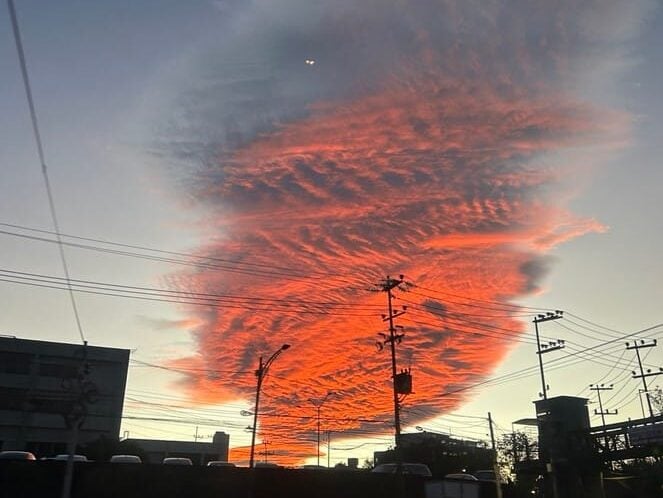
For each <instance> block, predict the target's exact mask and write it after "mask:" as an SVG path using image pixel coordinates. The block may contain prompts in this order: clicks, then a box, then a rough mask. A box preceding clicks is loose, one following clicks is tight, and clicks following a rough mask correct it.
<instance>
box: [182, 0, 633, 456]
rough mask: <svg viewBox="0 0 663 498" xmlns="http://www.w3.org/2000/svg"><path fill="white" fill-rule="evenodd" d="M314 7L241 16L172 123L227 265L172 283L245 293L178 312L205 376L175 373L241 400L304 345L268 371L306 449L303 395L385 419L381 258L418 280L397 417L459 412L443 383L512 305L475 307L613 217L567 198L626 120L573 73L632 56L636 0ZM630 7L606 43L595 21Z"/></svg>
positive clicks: (367, 419)
mask: <svg viewBox="0 0 663 498" xmlns="http://www.w3.org/2000/svg"><path fill="white" fill-rule="evenodd" d="M311 3H315V2H295V1H273V0H272V1H269V2H255V3H254V4H252V6H250V7H244V8H243V9H242V10H241V11H239V12H237V14H236V17H234V18H232V19H231V20H230V21H229V23H228V27H227V30H226V31H225V35H224V36H223V37H222V40H221V41H219V42H218V43H216V42H215V43H211V44H210V45H213V46H210V47H208V48H207V49H206V50H205V51H204V54H203V55H201V56H200V60H199V69H198V71H199V73H198V74H196V75H195V76H196V77H195V78H193V80H194V81H195V82H196V84H195V85H194V86H193V87H191V88H188V89H187V90H186V91H185V92H183V94H184V95H185V97H184V98H183V99H182V102H183V103H181V104H180V105H181V106H182V107H183V108H184V109H185V111H186V112H185V113H184V114H182V116H184V117H181V118H180V121H179V122H178V127H177V130H174V131H173V132H172V133H173V134H174V135H175V137H174V138H173V137H172V136H171V137H170V138H171V140H170V142H171V145H170V149H171V151H172V152H173V153H175V154H176V155H178V156H179V157H180V158H182V159H183V163H185V164H187V165H190V164H194V163H195V165H196V166H195V167H193V168H192V167H191V166H188V167H186V168H185V169H184V171H185V173H184V175H185V179H186V182H187V189H188V193H189V194H190V195H191V196H192V197H194V198H195V199H197V201H198V202H199V203H200V205H201V206H202V207H203V208H204V211H205V212H206V213H207V216H206V218H205V219H204V220H203V221H204V224H205V226H206V231H207V235H208V236H209V240H210V241H211V242H210V243H209V244H207V245H205V246H204V247H201V248H199V254H200V255H203V256H207V257H211V258H221V259H223V260H231V261H234V262H237V263H236V264H235V265H231V269H232V270H233V271H225V270H223V269H220V268H219V267H218V266H214V265H211V266H210V267H209V268H203V269H199V270H197V271H195V272H189V273H184V274H178V275H175V276H173V278H172V280H173V283H174V284H176V285H178V286H182V287H184V288H187V289H190V290H194V291H196V292H203V293H209V294H215V295H226V296H231V297H230V298H229V300H227V301H226V302H225V303H224V304H221V305H219V306H210V307H208V308H195V309H189V310H188V312H189V313H190V314H191V315H195V319H196V320H199V323H202V325H201V326H200V327H198V329H197V336H196V337H197V341H198V351H197V352H196V354H195V355H193V356H192V357H190V358H183V359H181V360H180V361H178V362H177V365H179V366H180V367H182V368H184V369H188V368H190V369H191V372H192V374H191V375H190V376H188V377H187V378H186V380H185V381H184V385H185V387H186V389H188V390H189V392H190V393H191V395H192V396H193V397H194V398H196V399H198V400H201V401H224V400H231V399H237V398H244V399H250V396H251V394H252V392H253V389H254V382H255V378H254V376H253V372H252V371H253V369H254V368H255V367H256V363H257V358H258V356H259V355H265V356H267V355H269V354H270V353H271V352H273V351H274V350H276V349H277V348H278V347H279V346H280V345H281V344H283V343H288V344H291V345H292V348H291V349H290V350H289V351H287V352H286V353H284V354H283V355H282V356H281V357H280V358H279V359H278V362H276V363H275V364H274V367H273V369H272V371H271V373H270V377H269V381H268V382H269V389H268V390H266V392H265V397H264V401H263V403H264V416H262V418H261V427H260V432H261V434H262V435H263V436H264V437H266V438H267V439H269V440H270V441H271V442H272V444H273V450H272V451H276V452H283V453H284V454H286V453H287V455H288V457H289V458H293V459H297V458H302V457H304V456H308V455H311V454H312V452H313V450H314V446H313V445H312V443H310V442H309V441H310V436H311V434H312V433H313V432H312V431H313V430H314V428H315V421H314V419H313V418H311V417H313V416H314V415H315V410H314V407H313V405H312V404H311V403H310V402H309V399H310V398H313V399H316V398H322V397H324V396H325V394H326V393H327V392H328V391H334V392H335V393H337V394H336V395H335V396H333V397H331V398H329V399H328V401H327V402H326V405H325V406H326V408H325V412H326V413H327V414H328V415H327V418H326V420H325V421H324V424H325V427H326V428H327V429H330V430H334V431H346V432H345V433H346V434H350V435H352V434H355V435H360V434H365V433H380V432H387V431H389V430H390V429H389V427H390V425H389V424H390V422H389V421H390V415H391V413H392V407H391V396H390V365H389V359H388V356H387V353H386V352H384V351H383V352H379V351H377V348H376V347H375V342H376V340H379V336H378V335H377V334H378V332H381V331H384V330H385V324H384V322H383V321H382V319H381V314H382V313H386V296H385V295H384V293H379V292H371V290H370V289H371V287H374V284H375V283H378V282H379V280H380V279H381V278H384V277H385V276H386V275H387V274H389V275H392V276H396V275H398V274H404V275H405V276H406V279H407V280H408V281H410V282H412V283H413V284H414V286H411V287H409V290H408V292H401V291H396V292H395V296H396V298H395V300H394V302H393V304H394V306H398V307H400V306H403V305H407V306H408V312H407V313H406V314H405V315H403V316H402V317H399V318H398V320H397V322H398V324H399V325H402V326H404V327H405V329H404V330H405V334H406V337H405V339H404V341H403V343H402V344H401V345H399V366H400V367H403V368H407V367H411V368H412V373H413V376H414V379H415V387H416V389H415V391H416V392H417V393H421V394H414V395H413V397H415V398H416V405H417V406H418V410H417V411H414V412H411V413H404V418H405V423H407V424H413V423H416V422H417V421H418V420H421V419H422V418H425V417H429V416H432V415H434V414H435V413H441V412H443V411H445V410H448V409H451V408H454V407H456V406H458V404H459V403H460V402H461V401H462V399H463V397H462V395H461V394H457V395H450V393H452V392H453V391H454V390H456V389H459V388H462V387H465V386H469V385H471V384H473V383H477V382H479V381H481V380H482V379H484V378H485V377H486V376H487V375H489V374H490V372H491V371H492V370H493V369H494V368H495V366H496V365H498V364H499V362H500V360H501V359H502V358H503V357H504V355H505V354H506V353H507V352H508V351H509V350H510V348H511V347H512V346H513V345H514V344H515V342H516V341H517V339H518V337H519V334H520V332H521V331H522V330H523V329H524V326H523V324H522V322H521V321H519V317H520V316H521V310H519V308H518V307H517V306H515V305H512V306H500V307H494V306H491V305H486V304H485V303H486V302H492V301H501V302H513V300H515V299H517V298H518V297H520V296H524V295H526V294H528V293H531V292H533V291H535V290H536V289H537V288H538V285H539V281H540V279H541V277H542V276H543V275H544V274H545V271H546V269H547V264H546V262H547V259H546V251H547V250H549V249H550V247H552V246H554V245H555V244H558V243H560V242H563V241H565V240H568V239H570V238H573V237H577V236H579V235H582V234H583V233H586V232H588V231H600V230H602V229H603V227H602V226H601V225H600V224H599V223H597V222H595V221H593V220H588V219H579V218H577V217H575V216H574V215H572V214H571V213H569V212H567V211H566V210H565V208H564V206H562V205H560V204H559V203H557V202H555V198H556V194H557V193H558V192H559V189H560V188H562V187H561V184H560V183H559V178H560V176H561V175H562V174H564V175H569V174H572V173H573V172H574V170H575V169H576V168H583V167H584V166H585V164H584V162H583V161H584V159H583V158H584V157H586V156H585V155H584V154H586V153H588V151H590V150H596V148H597V147H601V148H602V149H606V146H607V148H610V147H613V146H615V145H618V144H620V143H623V141H624V140H625V139H626V136H627V132H626V130H627V127H626V125H625V123H626V120H625V119H624V117H623V115H621V114H620V113H618V112H616V111H613V110H610V109H608V108H607V107H606V106H605V105H604V104H601V103H598V102H592V101H590V100H589V99H588V98H586V97H583V95H586V93H587V92H585V90H586V88H585V87H584V86H583V85H584V82H585V81H586V79H592V80H596V79H597V78H596V76H597V74H598V73H600V72H601V71H604V73H601V74H599V76H604V77H605V78H609V77H610V76H611V74H612V73H611V71H614V70H615V67H619V65H620V64H622V63H624V61H623V60H622V58H623V57H625V55H624V52H623V51H622V52H619V51H615V50H614V47H615V46H616V45H619V44H620V43H624V42H625V41H628V39H629V37H631V36H633V34H634V30H635V27H636V26H637V20H638V15H640V14H641V12H642V6H641V5H639V4H637V3H633V5H632V6H631V7H630V8H629V9H625V8H624V7H623V6H622V3H621V2H587V1H582V2H581V1H578V2H575V1H570V0H568V1H565V2H555V5H554V6H552V5H551V3H550V2H531V1H522V2H500V1H495V2H485V1H467V0H464V1H451V0H449V1H432V0H429V1H421V2H412V3H411V4H410V3H407V2H397V1H393V2H390V1H379V2H377V1H367V2H360V3H361V4H362V5H360V6H358V5H355V2H344V1H338V2H336V1H335V2H327V3H328V4H329V5H327V6H326V7H324V6H320V5H319V4H318V3H315V5H309V4H311ZM636 4H637V5H636ZM617 20H619V23H620V26H621V29H620V30H614V31H613V35H611V36H612V38H610V37H609V36H607V35H604V34H603V33H604V32H606V31H610V29H608V28H606V29H605V30H603V31H598V30H596V29H592V26H597V25H601V26H606V25H609V24H610V23H611V22H615V23H616V22H617ZM601 23H603V24H601ZM624 26H626V27H624ZM608 27H609V26H608ZM631 27H632V29H631ZM615 33H616V34H615ZM611 47H612V48H611ZM615 54H617V55H615ZM306 61H309V62H306ZM311 61H315V63H314V64H312V63H311ZM603 67H606V68H609V69H605V70H603V69H601V68H603ZM589 71H594V74H588V73H589ZM590 76H591V78H590ZM173 144H176V145H173ZM193 159H195V161H194V160H193ZM477 300H479V301H477ZM478 302H482V303H484V306H485V307H477V306H475V305H476V303H478ZM487 337H489V338H491V339H492V341H493V342H492V347H491V349H490V352H488V351H487V350H486V349H485V347H484V343H485V340H486V338H487ZM199 369H202V370H199ZM216 370H218V371H222V372H223V374H222V376H221V377H222V378H220V374H219V375H200V374H197V373H196V372H200V371H216ZM261 412H263V410H262V409H261Z"/></svg>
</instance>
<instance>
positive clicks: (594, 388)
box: [589, 384, 617, 451]
mask: <svg viewBox="0 0 663 498" xmlns="http://www.w3.org/2000/svg"><path fill="white" fill-rule="evenodd" d="M589 390H590V391H596V395H597V396H598V398H599V409H598V410H596V409H594V415H601V423H602V424H603V437H604V438H605V451H608V450H609V448H608V446H609V445H608V434H607V433H606V431H605V416H606V415H617V410H604V409H603V402H602V401H601V391H612V384H610V385H609V386H605V385H604V384H600V385H599V384H596V385H594V384H590V385H589Z"/></svg>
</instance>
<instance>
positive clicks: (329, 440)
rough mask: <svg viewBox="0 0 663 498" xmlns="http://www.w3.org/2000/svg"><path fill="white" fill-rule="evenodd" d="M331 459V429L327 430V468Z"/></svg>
mask: <svg viewBox="0 0 663 498" xmlns="http://www.w3.org/2000/svg"><path fill="white" fill-rule="evenodd" d="M330 460H331V431H327V468H329V463H330Z"/></svg>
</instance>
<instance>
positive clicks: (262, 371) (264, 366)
mask: <svg viewBox="0 0 663 498" xmlns="http://www.w3.org/2000/svg"><path fill="white" fill-rule="evenodd" d="M289 347H290V344H284V345H283V346H281V347H280V348H279V349H278V350H276V351H275V352H274V354H272V356H270V357H269V358H268V359H267V361H266V362H264V363H263V361H262V356H261V357H260V361H259V363H258V370H256V377H257V378H258V382H257V385H256V404H255V406H254V408H253V427H252V428H251V429H252V431H251V456H250V458H249V468H250V469H252V468H253V456H254V454H255V447H256V430H257V428H258V405H259V404H260V388H261V387H262V381H263V379H264V378H265V376H266V375H267V372H268V371H269V367H270V366H271V364H272V363H274V360H275V359H276V358H278V357H279V355H280V354H281V353H282V352H283V351H285V350H286V349H288V348H289Z"/></svg>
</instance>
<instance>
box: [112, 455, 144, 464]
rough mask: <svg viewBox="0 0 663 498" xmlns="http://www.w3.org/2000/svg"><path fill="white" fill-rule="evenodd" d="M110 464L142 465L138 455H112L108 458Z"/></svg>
mask: <svg viewBox="0 0 663 498" xmlns="http://www.w3.org/2000/svg"><path fill="white" fill-rule="evenodd" d="M110 462H111V463H143V461H142V460H141V458H140V457H139V456H138V455H113V456H112V457H110Z"/></svg>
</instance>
